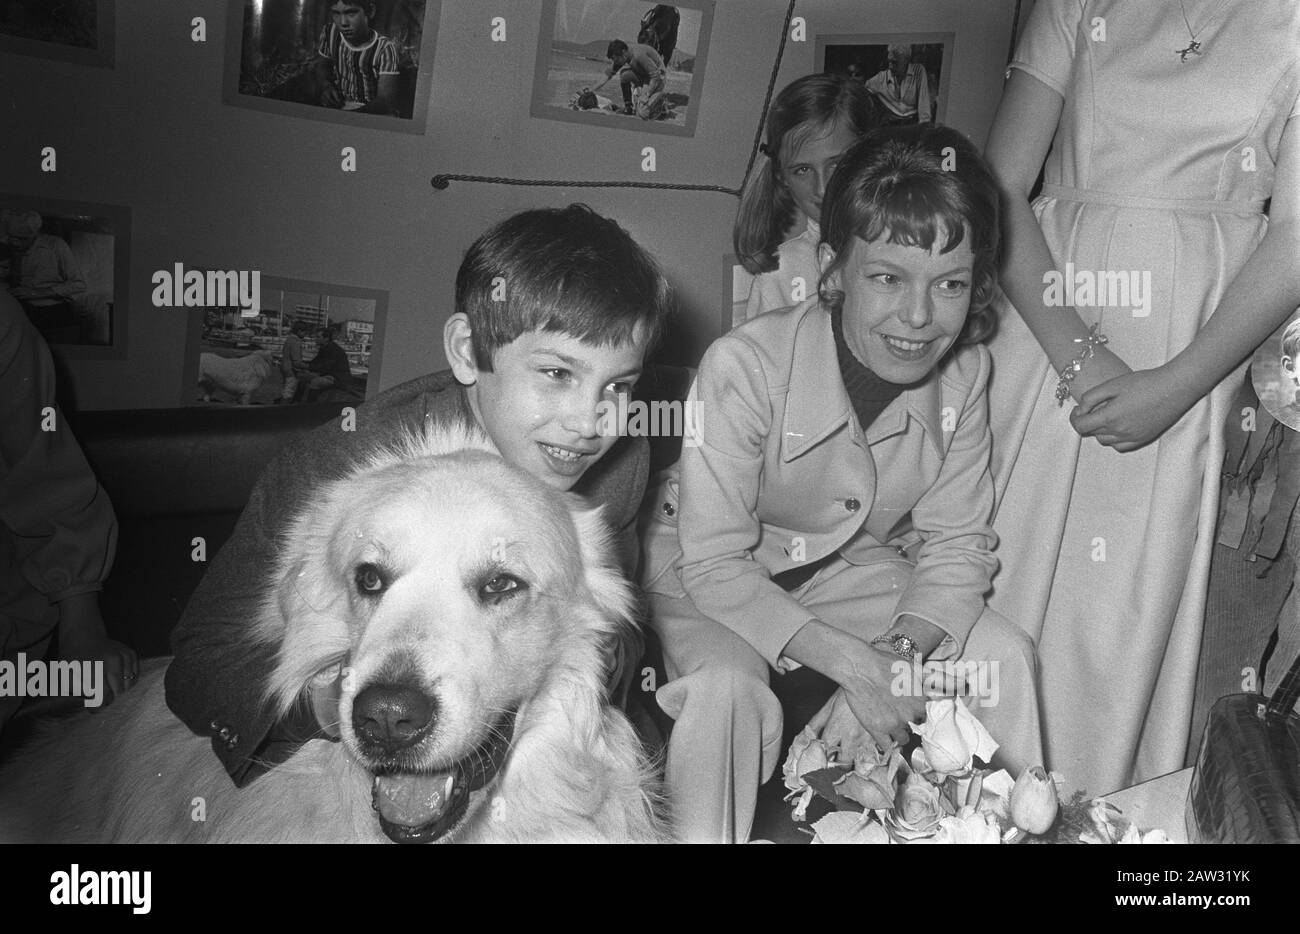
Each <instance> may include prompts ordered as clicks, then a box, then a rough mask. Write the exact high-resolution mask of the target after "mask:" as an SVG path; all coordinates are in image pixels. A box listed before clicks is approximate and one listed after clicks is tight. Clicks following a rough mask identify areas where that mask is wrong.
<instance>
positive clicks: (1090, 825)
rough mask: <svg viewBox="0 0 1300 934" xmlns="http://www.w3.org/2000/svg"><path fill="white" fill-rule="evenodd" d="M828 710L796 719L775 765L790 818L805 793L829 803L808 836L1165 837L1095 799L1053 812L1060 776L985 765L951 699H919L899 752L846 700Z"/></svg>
mask: <svg viewBox="0 0 1300 934" xmlns="http://www.w3.org/2000/svg"><path fill="white" fill-rule="evenodd" d="M828 711H830V712H829V713H828ZM836 711H837V709H836V707H835V701H834V700H832V701H831V703H829V704H827V707H826V708H823V712H822V713H819V714H818V716H817V717H814V718H813V722H812V723H810V724H809V725H808V726H806V727H804V729H803V731H802V732H801V733H800V734H799V735H798V736H797V737H795V740H794V742H793V743H791V745H790V751H789V754H788V756H787V757H786V761H785V765H784V767H783V769H782V772H783V777H784V780H785V787H786V788H787V789H789V791H790V793H789V795H787V796H786V800H787V801H793V802H794V813H793V817H794V820H795V821H797V822H801V823H802V822H804V821H806V820H807V811H808V805H809V804H810V803H811V802H812V800H813V798H814V797H818V798H821V799H824V800H825V801H827V802H829V803H830V804H831V805H832V806H833V807H834V810H833V811H831V812H830V813H829V814H827V815H826V816H825V817H822V818H821V819H820V820H817V821H816V822H814V823H813V824H812V832H813V833H814V837H813V842H814V843H1020V842H1027V841H1030V840H1033V839H1035V838H1039V839H1043V838H1044V837H1043V835H1046V834H1048V832H1049V831H1053V830H1055V833H1054V835H1053V836H1054V838H1055V839H1056V842H1066V841H1067V840H1069V841H1075V840H1077V841H1078V842H1084V843H1158V842H1167V838H1166V837H1165V835H1164V833H1163V831H1160V830H1154V831H1150V832H1148V833H1146V834H1145V835H1144V834H1142V833H1141V832H1140V831H1139V830H1138V828H1137V827H1136V826H1135V825H1134V824H1132V823H1131V822H1130V821H1128V820H1126V819H1125V818H1124V816H1123V814H1122V813H1121V812H1120V811H1119V809H1118V808H1116V807H1114V805H1111V804H1110V803H1108V802H1107V801H1106V800H1105V799H1103V798H1097V799H1094V800H1092V801H1089V802H1086V803H1085V802H1083V801H1082V800H1081V797H1082V796H1080V795H1076V796H1075V799H1074V800H1073V801H1072V802H1071V803H1070V804H1069V805H1067V806H1066V808H1065V812H1066V813H1064V814H1061V811H1062V808H1061V806H1060V802H1059V798H1058V786H1059V784H1060V777H1059V776H1056V775H1049V774H1047V772H1045V771H1044V769H1043V768H1042V767H1041V766H1030V767H1029V768H1027V769H1025V770H1024V772H1022V773H1021V775H1020V777H1019V778H1018V779H1014V780H1013V779H1012V778H1011V776H1010V775H1009V774H1008V773H1007V772H1006V771H1004V770H1002V769H997V770H994V769H990V768H988V767H987V763H988V762H989V761H991V759H992V757H993V753H994V752H995V751H996V750H997V748H998V744H997V742H996V741H995V740H994V739H993V737H992V736H991V735H990V734H989V732H988V730H986V729H985V728H984V725H983V724H982V723H980V722H979V720H977V719H976V718H975V716H974V714H972V713H971V712H970V711H969V710H968V709H967V707H966V705H965V704H964V703H962V701H961V700H959V699H956V698H951V697H945V698H940V699H935V700H930V701H928V702H927V703H926V709H925V712H926V716H925V722H924V723H920V724H912V725H911V729H912V732H913V733H914V734H915V735H916V737H917V738H919V743H918V744H917V745H915V747H914V748H912V752H911V755H910V757H908V758H906V759H905V758H904V756H903V752H902V751H901V750H900V749H899V747H898V745H897V744H892V743H891V744H890V746H889V748H888V749H884V750H882V749H881V748H880V747H879V746H878V745H877V744H876V742H875V741H874V740H873V739H872V738H871V736H870V735H869V734H867V733H866V732H865V731H863V730H862V729H861V728H860V727H859V726H858V724H857V723H856V720H849V719H848V718H851V717H852V713H851V712H850V711H848V709H847V707H846V706H844V705H842V704H841V705H840V706H839V707H838V716H837V712H836ZM846 715H847V717H846ZM908 746H909V747H912V746H913V744H912V743H909V744H908ZM1058 815H1060V816H1061V820H1059V821H1058Z"/></svg>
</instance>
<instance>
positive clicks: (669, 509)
mask: <svg viewBox="0 0 1300 934" xmlns="http://www.w3.org/2000/svg"><path fill="white" fill-rule="evenodd" d="M664 515H665V516H675V515H677V509H676V508H675V507H674V506H673V504H672V503H664Z"/></svg>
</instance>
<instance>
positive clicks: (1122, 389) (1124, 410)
mask: <svg viewBox="0 0 1300 934" xmlns="http://www.w3.org/2000/svg"><path fill="white" fill-rule="evenodd" d="M1084 369H1085V371H1086V370H1087V367H1085V368H1084ZM1198 398H1199V397H1198V396H1197V395H1196V393H1195V392H1193V391H1190V390H1189V388H1188V387H1187V386H1185V385H1184V384H1183V383H1182V381H1180V380H1179V379H1178V378H1177V377H1176V376H1175V374H1174V373H1173V372H1172V371H1171V370H1170V369H1169V368H1168V367H1163V366H1161V367H1155V368H1154V369H1150V370H1138V371H1136V372H1133V373H1126V374H1124V375H1122V376H1117V377H1115V378H1114V379H1110V380H1107V381H1106V382H1104V383H1102V384H1101V385H1099V386H1095V387H1093V388H1092V389H1089V390H1088V391H1086V392H1085V393H1084V394H1083V396H1082V398H1080V399H1079V404H1078V405H1077V406H1076V407H1075V409H1074V411H1073V412H1071V413H1070V424H1072V425H1073V426H1074V430H1075V431H1077V432H1078V433H1079V434H1080V435H1082V436H1083V437H1085V438H1096V439H1097V440H1098V441H1099V442H1101V443H1102V444H1104V445H1106V446H1107V447H1112V448H1114V449H1115V450H1116V451H1119V452H1120V453H1127V452H1129V451H1136V450H1137V449H1138V448H1140V447H1143V446H1145V445H1147V444H1150V443H1151V442H1152V441H1154V440H1155V439H1156V438H1159V437H1160V436H1161V435H1162V434H1164V433H1165V432H1166V431H1168V430H1169V429H1170V428H1171V427H1172V426H1173V425H1174V423H1175V422H1177V421H1178V420H1179V419H1180V418H1182V417H1183V416H1184V415H1185V414H1186V413H1187V410H1188V409H1190V408H1191V407H1192V406H1193V405H1195V404H1196V402H1197V401H1198Z"/></svg>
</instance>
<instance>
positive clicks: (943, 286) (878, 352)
mask: <svg viewBox="0 0 1300 934" xmlns="http://www.w3.org/2000/svg"><path fill="white" fill-rule="evenodd" d="M946 242H947V237H946V236H944V235H943V233H942V231H941V232H940V235H939V236H937V237H936V238H935V243H934V244H933V249H931V250H924V249H922V248H921V247H918V246H904V245H902V244H897V243H890V242H889V237H888V232H886V233H885V234H884V235H882V236H880V237H878V238H877V239H875V240H873V241H871V242H870V243H868V242H866V241H865V240H862V239H861V238H859V237H853V238H852V239H851V240H849V243H848V246H847V247H846V249H848V251H849V255H848V256H847V257H845V259H844V263H843V264H842V265H841V266H840V267H839V269H837V270H835V271H834V272H833V273H832V274H831V276H830V277H829V279H828V280H827V282H826V287H827V288H828V289H834V290H838V291H842V292H843V293H844V339H845V341H846V342H847V343H848V345H849V349H850V350H852V351H853V354H854V356H856V357H857V358H858V360H860V361H861V362H862V363H863V364H865V365H866V366H867V367H869V368H870V369H871V371H872V372H874V373H875V374H876V375H877V376H879V377H880V378H881V379H884V380H888V381H889V382H891V383H903V384H906V383H914V382H917V381H918V380H921V379H924V378H925V377H926V376H927V375H928V374H929V373H930V372H931V371H932V370H933V369H934V368H935V367H936V366H938V365H939V361H940V360H942V359H943V355H944V354H945V353H947V351H948V348H949V347H951V346H952V344H953V342H954V341H956V340H957V337H958V336H959V335H960V334H961V331H962V328H963V327H964V326H965V324H966V313H967V312H968V311H969V310H970V299H971V275H972V272H973V269H974V260H975V257H974V254H973V253H972V252H971V248H970V236H969V234H968V235H967V236H966V237H964V238H963V239H962V242H961V243H960V244H958V245H957V246H956V247H954V248H953V249H951V250H949V251H948V252H947V253H940V252H939V250H940V249H941V248H942V246H943V244H944V243H946ZM833 257H834V253H833V251H832V250H831V248H830V247H829V246H827V245H825V244H823V245H822V265H823V268H825V266H826V265H827V264H829V262H830V261H831V259H832V258H833Z"/></svg>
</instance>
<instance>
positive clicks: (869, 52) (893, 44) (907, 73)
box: [817, 32, 953, 123]
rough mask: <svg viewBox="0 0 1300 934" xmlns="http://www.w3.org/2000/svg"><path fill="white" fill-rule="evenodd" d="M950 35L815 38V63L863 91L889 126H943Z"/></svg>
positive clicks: (945, 107)
mask: <svg viewBox="0 0 1300 934" xmlns="http://www.w3.org/2000/svg"><path fill="white" fill-rule="evenodd" d="M952 43H953V33H950V32H942V33H933V32H932V33H888V34H874V35H859V36H818V37H817V63H818V65H819V66H820V67H821V70H822V71H823V72H826V73H828V74H841V75H848V76H850V77H852V78H854V79H856V80H858V81H861V82H862V83H863V84H865V85H866V86H867V90H868V91H870V92H871V93H872V95H873V96H874V97H875V98H876V101H877V102H878V103H879V104H880V106H881V111H882V112H883V114H884V116H885V119H886V120H887V121H888V122H891V123H943V122H944V117H945V114H946V112H947V109H948V84H949V82H950V81H951V79H952Z"/></svg>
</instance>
